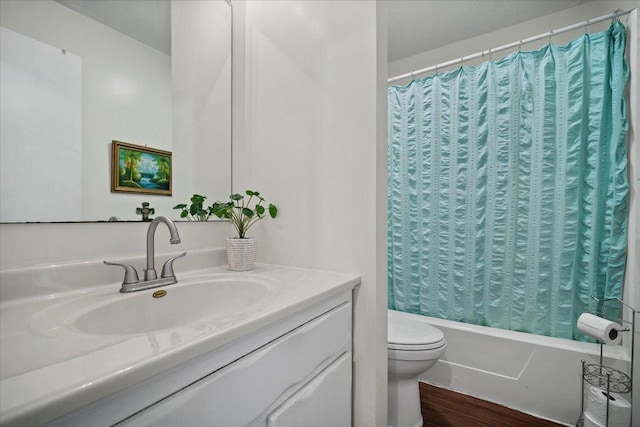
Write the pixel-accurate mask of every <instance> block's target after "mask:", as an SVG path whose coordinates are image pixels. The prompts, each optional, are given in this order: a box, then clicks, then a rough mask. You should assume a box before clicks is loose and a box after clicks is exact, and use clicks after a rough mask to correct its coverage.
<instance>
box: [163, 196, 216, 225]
mask: <svg viewBox="0 0 640 427" xmlns="http://www.w3.org/2000/svg"><path fill="white" fill-rule="evenodd" d="M206 199H207V197H206V196H201V195H200V194H194V195H193V196H192V197H191V205H187V204H186V203H181V204H179V205H175V206H174V207H173V209H180V210H181V212H180V218H183V219H184V218H187V219H188V220H189V221H207V220H208V219H209V218H210V217H211V215H213V206H214V205H211V206H205V205H204V201H205V200H206Z"/></svg>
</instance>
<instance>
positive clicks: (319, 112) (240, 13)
mask: <svg viewBox="0 0 640 427" xmlns="http://www.w3.org/2000/svg"><path fill="white" fill-rule="evenodd" d="M234 8H235V9H234V13H235V14H236V17H237V19H236V21H235V25H236V34H235V35H234V42H235V43H236V45H237V46H244V50H243V51H241V49H239V50H237V51H236V54H237V55H236V58H235V63H234V67H235V69H236V70H237V72H238V74H236V75H240V76H242V77H241V78H239V79H238V80H239V81H242V82H244V84H243V85H242V87H236V89H235V93H234V97H235V98H234V103H235V104H236V107H237V110H236V117H237V127H236V128H234V129H235V130H236V131H235V139H234V162H235V163H234V167H235V170H236V172H237V173H236V174H235V175H234V186H235V190H236V191H243V190H244V189H245V188H250V189H254V190H258V191H260V192H261V193H262V194H263V195H264V196H265V197H266V199H267V201H272V202H274V203H276V204H277V205H278V206H279V208H280V212H279V217H278V218H277V219H276V220H275V221H271V220H266V221H263V222H262V223H261V224H258V225H256V226H255V228H254V229H253V230H254V231H253V234H254V235H255V236H256V237H258V239H259V260H260V261H266V262H272V263H277V264H285V265H294V266H304V267H312V268H321V269H328V270H336V271H345V272H354V273H359V274H360V275H361V276H362V285H361V286H360V288H359V289H358V290H357V291H356V295H355V317H354V330H355V338H354V339H355V343H354V348H355V351H354V368H355V371H354V372H355V376H354V392H355V395H354V421H355V425H356V426H366V427H371V426H384V425H386V406H387V403H386V365H387V361H386V274H385V271H386V233H385V232H384V230H385V229H386V183H385V182H386V178H385V177H386V133H385V129H386V125H384V123H385V114H386V95H385V84H384V79H385V76H386V74H385V71H384V68H385V67H386V37H385V34H384V30H382V33H381V34H379V33H378V28H382V29H384V28H386V21H385V11H384V5H378V4H377V2H368V1H367V2H343V1H322V2H313V1H311V2H310V1H303V0H295V1H291V0H290V1H250V2H237V1H234ZM378 49H379V50H378ZM379 89H381V91H380V92H378V90H379Z"/></svg>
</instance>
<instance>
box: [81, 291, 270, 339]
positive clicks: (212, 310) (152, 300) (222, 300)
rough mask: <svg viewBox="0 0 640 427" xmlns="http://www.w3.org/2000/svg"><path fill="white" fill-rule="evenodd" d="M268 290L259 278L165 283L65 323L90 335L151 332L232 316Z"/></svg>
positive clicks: (242, 310)
mask: <svg viewBox="0 0 640 427" xmlns="http://www.w3.org/2000/svg"><path fill="white" fill-rule="evenodd" d="M268 291H269V287H268V286H267V285H266V284H263V283H260V282H251V281H232V280H218V281H210V282H209V281H208V282H201V283H193V284H184V285H174V286H167V287H164V288H160V289H151V290H146V291H141V292H137V293H134V294H120V295H118V296H117V297H118V298H117V299H115V300H112V301H109V302H107V303H104V304H102V305H100V304H96V305H93V306H92V307H90V308H89V310H88V311H85V312H83V313H82V314H80V315H79V316H78V317H76V318H75V320H72V321H71V322H69V323H70V326H72V327H73V328H74V329H76V330H78V331H80V332H84V333H88V334H94V335H130V334H139V333H145V332H154V331H160V330H165V329H171V328H176V327H181V326H185V325H189V324H196V323H198V322H199V321H204V320H209V321H210V320H214V321H215V320H216V319H219V320H222V319H232V318H233V317H234V316H236V315H238V314H240V313H243V312H246V311H247V310H248V309H251V307H252V306H255V305H256V304H259V303H261V302H262V301H264V300H265V299H266V297H267V295H268V293H269V292H268ZM165 292H166V294H165ZM163 294H164V295H163Z"/></svg>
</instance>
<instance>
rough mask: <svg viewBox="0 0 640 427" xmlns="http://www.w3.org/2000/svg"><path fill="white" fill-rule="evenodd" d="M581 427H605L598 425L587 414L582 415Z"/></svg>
mask: <svg viewBox="0 0 640 427" xmlns="http://www.w3.org/2000/svg"><path fill="white" fill-rule="evenodd" d="M582 425H583V426H584V427H606V426H605V425H604V424H600V423H599V422H597V421H596V420H595V419H594V418H593V416H592V415H591V414H590V413H588V412H585V413H584V424H582Z"/></svg>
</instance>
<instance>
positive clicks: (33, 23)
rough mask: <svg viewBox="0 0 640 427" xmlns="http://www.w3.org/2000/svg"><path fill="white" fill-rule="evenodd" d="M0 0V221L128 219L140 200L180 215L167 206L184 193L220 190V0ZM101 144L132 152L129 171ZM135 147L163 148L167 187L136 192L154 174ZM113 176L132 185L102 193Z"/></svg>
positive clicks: (223, 160) (225, 16)
mask: <svg viewBox="0 0 640 427" xmlns="http://www.w3.org/2000/svg"><path fill="white" fill-rule="evenodd" d="M0 8H1V9H0V27H2V28H1V31H2V35H1V37H0V40H1V42H2V46H1V48H0V53H1V55H2V63H1V64H2V69H1V70H0V77H1V87H0V92H1V93H2V97H0V102H1V105H0V113H1V114H0V115H1V123H0V132H1V135H0V161H1V162H2V163H1V165H0V174H1V177H0V185H1V189H0V211H1V212H0V213H1V214H0V222H3V223H7V222H9V223H14V222H69V221H71V222H74V221H83V222H94V221H108V220H109V219H112V220H120V221H140V220H141V219H142V211H144V209H143V203H148V204H149V205H148V208H149V209H153V210H154V214H153V215H152V216H157V215H164V216H168V217H170V218H172V219H176V220H178V219H180V212H179V211H178V210H174V209H173V207H174V206H175V205H177V204H179V203H189V199H190V198H191V196H192V195H193V194H194V193H197V194H202V195H205V196H207V197H208V199H207V202H211V203H213V202H214V201H215V200H218V199H219V200H226V199H227V198H228V195H229V194H230V192H231V59H232V58H231V20H232V10H231V5H230V3H227V1H225V0H205V1H202V0H179V1H169V0H154V1H138V0H55V1H54V0H34V1H22V0H6V1H5V0H3V1H2V2H0ZM112 141H119V142H124V143H127V144H133V145H135V146H138V147H141V149H142V150H143V151H142V154H141V156H142V157H140V156H139V157H138V160H136V163H134V165H135V171H136V173H135V174H134V173H133V172H132V171H131V170H130V169H131V168H129V170H128V169H127V167H129V166H131V164H130V163H127V161H126V160H124V159H120V161H115V162H114V161H112ZM146 150H148V151H151V152H152V153H153V152H162V153H166V152H170V153H171V157H170V163H171V165H170V168H168V166H167V164H166V160H167V159H166V158H164V157H163V162H164V163H163V164H162V166H161V172H162V178H163V179H165V178H166V177H167V176H168V177H170V180H171V181H170V182H171V186H170V188H171V191H170V192H171V195H166V194H159V193H168V191H164V192H158V191H156V192H154V191H147V190H146V189H147V188H150V189H151V188H152V187H148V185H150V184H149V181H154V180H156V178H158V177H159V176H160V172H158V170H159V169H158V163H157V161H154V159H153V158H152V157H150V158H149V159H147V161H146V163H145V160H144V159H145V157H144V156H145V154H144V153H145V152H146ZM118 163H120V164H119V166H120V168H118V167H117V166H118ZM125 163H126V164H125ZM118 169H120V171H118ZM114 171H118V172H114ZM125 171H128V172H129V178H130V179H129V182H128V183H130V184H131V185H132V186H138V187H140V190H139V191H136V192H127V191H112V174H113V173H116V174H118V173H122V174H124V173H125ZM138 172H140V173H138ZM116 177H117V175H116ZM134 181H135V182H134ZM164 182H165V184H166V179H165V181H164ZM145 183H146V184H145ZM120 190H123V188H120ZM124 190H126V188H125V189H124Z"/></svg>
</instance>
